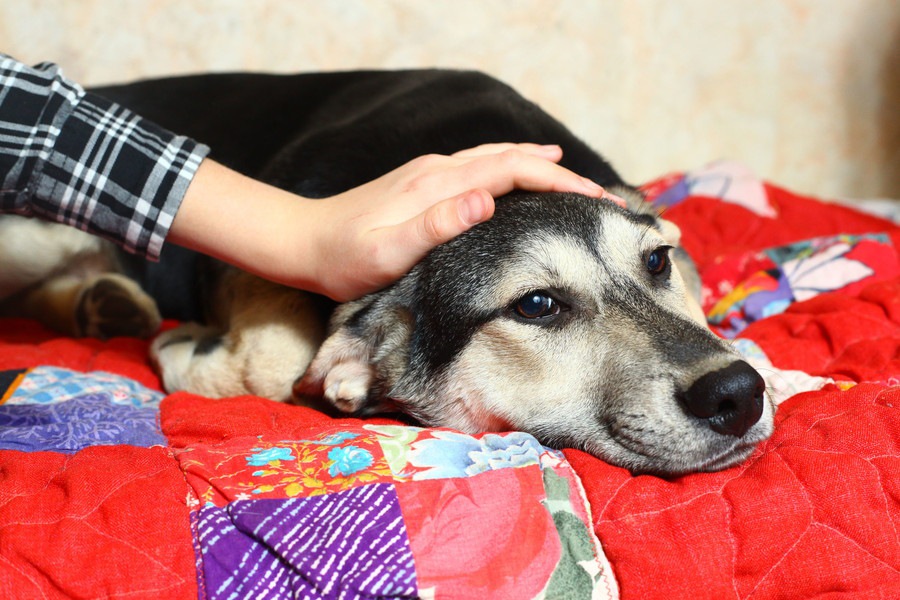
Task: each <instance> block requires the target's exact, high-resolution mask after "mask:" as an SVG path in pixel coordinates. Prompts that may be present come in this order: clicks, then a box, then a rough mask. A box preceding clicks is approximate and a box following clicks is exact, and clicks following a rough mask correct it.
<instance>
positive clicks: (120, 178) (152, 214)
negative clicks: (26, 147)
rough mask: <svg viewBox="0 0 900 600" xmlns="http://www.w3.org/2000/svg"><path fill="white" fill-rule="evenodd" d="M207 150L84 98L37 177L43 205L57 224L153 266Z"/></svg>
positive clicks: (116, 107) (38, 196)
mask: <svg viewBox="0 0 900 600" xmlns="http://www.w3.org/2000/svg"><path fill="white" fill-rule="evenodd" d="M208 153H209V147H207V146H205V145H202V144H198V143H197V142H195V141H194V140H192V139H190V138H188V137H185V136H180V135H175V134H173V133H171V132H169V131H167V130H165V129H163V128H162V127H159V126H158V125H156V124H155V123H152V122H151V121H148V120H147V119H144V118H142V117H140V116H139V115H137V114H135V113H133V112H131V111H130V110H128V109H126V108H124V107H122V106H120V105H118V104H115V103H113V102H110V101H108V100H106V99H105V98H102V97H100V96H97V95H95V94H91V93H86V94H85V95H84V96H83V97H82V98H81V99H80V100H79V101H78V103H77V104H76V105H75V107H74V110H73V111H72V114H71V115H70V116H69V117H68V119H66V122H65V124H64V125H63V127H62V129H61V131H60V134H59V137H58V139H57V140H56V143H55V145H54V147H53V151H52V152H51V153H50V156H49V157H48V159H47V161H46V162H45V164H44V168H43V169H42V170H41V172H40V173H39V174H38V178H37V180H36V182H35V186H34V191H35V196H36V200H35V202H34V207H33V210H34V211H35V212H36V213H40V212H42V209H43V207H42V206H41V202H42V201H43V200H44V199H48V198H49V199H53V200H54V205H51V206H49V207H47V208H48V209H49V210H50V211H51V212H56V214H57V220H60V221H61V222H64V223H67V224H69V225H73V226H75V227H78V228H80V229H83V230H85V231H88V232H89V233H93V234H95V235H99V236H102V237H105V238H107V239H110V240H112V241H113V242H115V243H117V244H119V245H120V246H122V247H123V248H124V249H125V250H127V251H129V252H133V253H136V254H141V255H143V256H145V257H147V258H150V259H152V260H157V259H158V258H159V254H160V251H161V250H162V245H163V242H164V241H165V238H166V236H167V235H168V232H169V228H170V227H171V225H172V221H173V220H174V218H175V214H176V213H177V211H178V208H179V206H180V205H181V201H182V200H183V199H184V195H185V193H186V192H187V188H188V186H189V185H190V183H191V181H192V180H193V178H194V175H195V173H196V172H197V169H198V168H199V166H200V163H201V162H202V160H203V158H204V157H206V155H207V154H208Z"/></svg>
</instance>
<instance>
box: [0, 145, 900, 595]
mask: <svg viewBox="0 0 900 600" xmlns="http://www.w3.org/2000/svg"><path fill="white" fill-rule="evenodd" d="M644 191H645V193H646V194H647V196H648V198H649V199H650V200H651V201H652V202H654V203H655V204H656V205H657V206H658V207H659V208H660V209H661V210H663V211H664V213H665V216H666V217H667V218H668V219H670V220H672V221H673V222H675V223H676V224H678V225H679V227H680V228H681V230H682V243H683V245H684V246H685V248H686V249H687V250H688V251H689V252H690V253H691V255H692V256H693V257H694V259H695V261H696V262H697V265H698V268H699V271H700V273H701V277H702V281H703V308H704V310H705V312H706V314H707V317H708V320H709V323H710V326H711V328H712V329H713V330H714V331H715V332H716V333H718V334H719V335H721V336H722V337H724V338H727V339H729V340H732V341H733V343H734V344H735V347H736V348H737V349H738V350H739V351H740V352H741V353H742V354H743V355H744V356H745V357H746V359H747V360H748V361H750V362H751V363H752V364H753V365H754V366H755V367H756V368H757V369H758V370H759V371H760V373H762V374H763V375H764V377H765V378H766V382H767V386H768V390H769V394H770V395H771V396H772V398H773V399H774V400H775V401H776V402H777V403H778V410H777V412H776V429H775V433H774V435H773V436H772V438H771V439H770V440H768V441H767V442H766V443H764V444H763V445H762V446H761V447H760V448H759V449H758V450H757V451H756V453H755V454H753V456H751V457H750V459H749V460H747V461H745V462H744V463H743V464H741V465H738V466H736V467H733V468H731V469H728V470H725V471H720V472H716V473H699V474H693V475H687V476H683V477H678V478H670V479H662V478H658V477H653V476H648V475H640V476H634V475H632V474H630V473H628V472H627V471H625V470H623V469H620V468H617V467H613V466H611V465H608V464H605V463H603V462H602V461H600V460H598V459H596V458H594V457H592V456H589V455H587V454H585V453H583V452H580V451H578V450H574V449H562V450H552V449H549V448H546V447H543V446H541V445H540V444H539V443H538V442H537V441H536V440H535V439H534V438H532V437H531V436H529V435H527V434H524V433H521V432H503V433H487V434H481V435H474V436H473V435H465V434H462V433H459V432H456V431H452V430H449V429H440V428H423V427H412V426H409V425H406V424H402V423H399V422H395V421H391V420H388V419H366V420H357V419H331V418H328V417H326V416H324V415H322V414H320V413H317V412H316V411H314V410H311V409H307V408H302V407H296V406H287V405H282V404H277V403H274V402H270V401H267V400H263V399H261V398H255V397H249V396H245V397H237V398H227V399H220V400H214V399H209V398H204V397H201V396H196V395H191V394H187V393H176V394H171V395H166V394H164V393H163V392H162V391H161V388H160V382H159V379H158V378H157V376H156V375H155V373H154V372H153V370H152V368H151V367H150V365H149V363H148V361H147V342H145V341H142V340H138V339H132V338H115V339H112V340H108V341H105V342H101V341H98V340H91V339H71V338H65V337H61V336H59V335H58V334H55V333H54V332H52V331H49V330H47V329H44V328H43V327H41V326H40V325H38V324H37V323H35V322H32V321H28V320H17V319H0V398H2V401H0V597H2V598H15V599H30V598H42V599H46V598H129V599H139V598H148V599H149V598H153V599H158V598H202V599H207V598H235V599H237V598H454V599H455V598H460V599H463V598H465V599H470V598H500V599H504V598H509V599H525V598H548V599H549V598H609V599H613V598H624V599H648V598H649V599H653V598H666V599H671V598H691V599H697V598H700V599H703V598H710V599H723V598H724V599H729V598H735V599H774V598H848V599H849V598H854V599H856V598H900V261H898V253H897V247H898V243H900V227H898V225H897V220H896V219H895V216H894V215H893V214H891V211H894V210H895V209H896V207H895V206H894V205H893V204H890V203H887V204H885V203H879V204H875V203H866V202H861V203H840V202H835V201H823V200H820V199H817V198H812V197H809V196H803V195H800V194H796V193H794V192H791V191H789V190H786V189H783V188H781V187H778V186H776V185H773V184H771V183H768V182H765V181H762V180H760V179H759V178H757V177H756V176H754V175H753V174H752V173H751V172H749V171H748V170H747V169H746V168H744V167H742V166H741V165H738V164H734V163H716V164H712V165H708V166H706V167H703V168H700V169H697V170H694V171H690V172H684V173H673V174H670V175H666V176H664V177H661V178H659V179H657V180H655V181H652V182H650V183H648V184H647V185H646V186H644ZM174 325H175V323H173V322H167V323H166V324H165V326H166V327H171V326H174Z"/></svg>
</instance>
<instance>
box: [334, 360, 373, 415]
mask: <svg viewBox="0 0 900 600" xmlns="http://www.w3.org/2000/svg"><path fill="white" fill-rule="evenodd" d="M373 379H374V374H373V373H372V367H371V366H369V365H367V364H363V363H358V362H342V363H338V364H336V365H335V366H334V367H332V368H331V370H330V371H328V374H327V375H325V381H324V382H323V387H324V396H325V398H326V399H327V400H328V401H329V402H331V403H332V404H333V405H334V406H335V407H337V408H338V409H339V410H341V411H343V412H348V413H352V412H356V411H357V410H359V409H361V408H363V406H365V404H366V400H367V398H368V395H369V388H370V387H371V386H372V381H373Z"/></svg>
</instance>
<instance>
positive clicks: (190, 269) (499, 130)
mask: <svg viewBox="0 0 900 600" xmlns="http://www.w3.org/2000/svg"><path fill="white" fill-rule="evenodd" d="M91 91H92V92H94V93H96V94H99V95H102V96H104V97H106V98H108V99H110V100H113V101H115V102H118V103H119V104H122V105H123V106H126V107H128V108H130V109H132V110H134V111H135V112H137V113H138V114H140V115H142V116H143V117H145V118H148V119H150V120H152V121H154V122H156V123H157V124H159V125H161V126H163V127H165V128H167V129H170V130H172V131H173V132H176V133H179V134H182V135H187V136H190V137H192V138H194V139H196V140H198V141H200V142H202V143H205V144H208V145H209V146H210V147H211V148H212V153H211V156H212V157H213V158H215V159H216V160H218V161H219V162H221V163H223V164H225V165H228V166H230V167H232V168H234V169H236V170H238V171H240V172H242V173H244V174H246V175H249V176H251V177H255V178H257V179H261V180H263V181H266V182H267V183H271V184H273V185H277V186H279V187H281V188H283V189H287V190H290V191H293V192H295V193H298V194H301V195H304V196H307V197H326V196H331V195H334V194H337V193H340V192H342V191H345V190H347V189H350V188H353V187H356V186H358V185H361V184H363V183H365V182H367V181H370V180H372V179H375V178H377V177H378V176H380V175H382V174H384V173H386V172H388V171H390V170H392V169H394V168H396V167H398V166H400V165H402V164H404V163H406V162H408V161H409V160H411V159H413V158H415V157H417V156H421V155H423V154H430V153H440V154H449V153H453V152H456V151H458V150H462V149H465V148H469V147H472V146H476V145H479V144H484V143H489V142H533V143H553V144H559V145H560V146H562V148H563V160H562V164H563V165H564V166H566V167H568V168H570V169H572V170H574V171H576V172H577V173H579V174H581V175H583V176H585V177H589V178H591V179H593V180H594V181H596V182H597V183H599V184H600V185H603V186H605V187H612V186H616V185H619V186H621V185H625V184H624V182H623V181H622V179H621V178H620V177H619V175H618V174H617V173H616V172H615V171H614V170H613V169H612V168H611V167H610V166H609V164H608V163H607V162H606V161H604V160H603V159H602V158H600V156H598V155H597V153H595V152H594V151H593V150H591V149H590V148H589V147H588V146H587V145H585V144H584V143H583V142H582V141H581V140H579V139H578V138H576V137H575V136H574V135H572V133H571V132H569V130H568V129H566V128H565V127H564V126H563V125H562V124H560V123H559V122H558V121H556V120H555V119H553V118H552V117H550V116H548V115H547V114H546V113H544V112H543V111H541V110H540V108H538V107H537V106H536V105H535V104H533V103H532V102H529V101H528V100H526V99H524V98H523V97H522V96H520V95H519V94H518V93H516V92H515V91H514V90H512V89H511V88H510V87H509V86H507V85H505V84H503V83H501V82H499V81H497V80H496V79H493V78H491V77H489V76H487V75H484V74H482V73H477V72H470V71H443V70H422V71H367V72H347V73H316V74H300V75H262V74H243V73H239V74H212V75H198V76H185V77H174V78H166V79H157V80H148V81H141V82H137V83H131V84H126V85H120V86H110V87H102V88H94V89H92V90H91ZM448 115H450V116H449V117H448ZM569 225H571V224H569ZM569 225H567V226H569ZM122 260H123V262H124V263H125V271H126V273H127V274H128V275H129V276H131V277H133V278H134V279H136V280H137V281H139V282H140V284H141V286H142V287H143V288H144V289H145V290H147V292H148V293H149V294H150V295H151V296H152V297H153V298H154V299H155V300H156V301H157V304H158V306H159V308H160V312H161V313H162V314H163V316H164V317H171V318H178V319H182V320H198V319H201V318H202V316H203V314H204V311H203V308H202V307H203V304H204V302H205V300H206V296H205V289H206V287H207V286H208V285H211V284H212V283H213V282H212V281H208V280H206V279H198V278H197V274H198V273H209V272H211V270H210V265H209V261H208V260H207V259H205V258H202V257H198V256H197V255H196V254H194V253H192V252H189V251H186V250H183V249H180V248H174V247H167V248H166V249H165V250H164V252H163V255H162V257H161V260H160V263H159V264H157V265H154V264H150V263H144V262H143V261H139V260H135V259H133V258H129V257H124V256H123V259H122Z"/></svg>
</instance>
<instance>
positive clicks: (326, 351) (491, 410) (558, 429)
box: [0, 71, 773, 474]
mask: <svg viewBox="0 0 900 600" xmlns="http://www.w3.org/2000/svg"><path fill="white" fill-rule="evenodd" d="M95 91H97V92H98V93H100V94H103V95H105V96H107V97H109V98H110V99H112V100H115V101H117V102H119V103H121V104H124V105H125V106H128V107H130V108H132V109H134V110H135V111H137V112H138V113H139V114H142V115H144V116H146V117H148V118H150V119H152V120H154V121H156V122H158V123H160V124H162V125H163V126H166V127H168V128H169V129H172V130H174V131H178V132H180V133H184V134H186V135H190V136H192V137H194V138H196V139H199V140H201V141H203V142H206V143H208V144H210V145H211V146H212V148H214V156H215V158H217V159H218V160H219V161H220V162H223V163H225V164H227V165H229V166H231V167H233V168H235V169H237V170H239V171H242V172H244V173H246V174H248V175H251V176H254V177H256V178H259V179H263V180H266V181H268V182H270V183H273V184H275V185H278V186H281V187H283V188H286V189H290V190H292V191H294V192H297V193H299V194H302V195H305V196H310V197H327V196H330V195H333V194H336V193H338V192H341V191H344V190H346V189H349V188H351V187H354V186H357V185H359V184H362V183H364V182H366V181H368V180H371V179H373V178H375V177H377V176H379V175H381V174H383V173H385V172H387V171H388V170H390V169H393V168H395V167H397V166H399V165H401V164H403V163H405V162H407V161H408V160H410V159H412V158H414V157H416V156H419V155H422V154H426V153H442V154H448V153H452V152H455V151H457V150H460V149H462V148H467V147H471V146H475V145H478V144H482V143H487V142H499V141H505V142H510V141H511V142H516V141H528V142H536V143H555V144H559V145H561V146H562V148H563V151H564V159H563V164H564V165H565V166H567V167H569V168H570V169H572V170H574V171H576V172H578V173H580V174H581V175H584V176H586V177H589V178H591V179H593V180H594V181H596V182H597V183H599V184H601V185H603V186H604V187H606V188H607V189H610V190H611V191H613V192H616V193H618V194H619V195H623V196H626V197H628V199H629V201H630V203H631V208H632V210H625V209H622V208H620V207H618V206H616V205H614V204H612V203H610V202H607V201H598V200H594V199H589V198H585V197H580V196H576V195H571V194H558V193H557V194H551V193H525V192H516V193H513V194H510V195H508V196H507V197H505V198H504V199H502V200H501V201H499V202H498V204H497V209H496V214H495V216H494V218H493V219H491V220H490V221H488V222H486V223H484V224H481V225H479V226H477V227H475V228H474V229H473V230H471V231H470V232H468V233H466V234H464V235H462V236H460V237H458V238H456V239H454V240H453V241H451V242H450V243H447V244H445V245H443V246H441V247H438V248H437V249H435V250H434V251H433V252H432V253H431V254H430V255H429V256H428V257H427V258H425V259H424V260H423V261H422V262H421V263H420V264H419V265H418V266H416V267H415V268H414V269H413V270H412V272H411V273H409V274H408V275H407V276H406V277H404V278H403V279H401V280H400V281H399V282H397V283H396V284H394V285H393V286H391V287H389V288H387V289H385V290H383V291H380V292H377V293H374V294H371V295H369V296H366V297H364V298H362V299H360V300H357V301H354V302H350V303H347V304H343V305H341V306H338V307H337V308H336V310H334V311H333V314H332V315H331V320H330V324H328V325H327V328H326V324H325V323H326V321H327V315H328V313H330V312H331V308H330V307H328V306H327V305H326V303H324V302H323V301H322V299H317V298H314V297H312V296H310V295H308V294H304V293H302V292H298V291H296V290H290V289H287V288H283V287H279V286H276V285H274V284H270V283H268V282H264V281H262V280H260V279H257V278H255V277H252V276H250V275H248V274H246V273H244V272H241V271H238V270H235V269H232V268H230V267H226V266H224V265H222V264H219V263H215V262H214V261H211V260H210V259H207V258H204V257H201V256H198V255H196V254H193V253H190V252H187V251H184V250H181V249H179V248H175V247H170V248H167V249H166V250H165V251H164V254H163V257H162V260H161V262H160V263H159V264H147V263H144V262H142V261H140V260H137V259H135V258H134V257H130V256H125V255H123V254H122V253H119V252H117V251H115V250H113V249H112V248H111V247H109V245H108V244H106V243H105V242H101V241H100V240H97V239H95V238H91V237H89V236H87V235H86V234H82V233H81V232H78V231H74V230H71V229H67V228H65V227H62V226H58V225H49V224H46V223H39V222H36V221H29V220H25V219H21V218H17V217H4V218H3V219H0V261H2V262H0V264H2V267H0V294H2V295H0V298H7V300H6V301H5V303H4V304H5V309H6V312H7V313H10V312H18V313H19V314H26V315H29V316H33V317H36V318H39V319H42V320H43V321H44V322H46V323H48V324H50V325H53V326H55V327H57V328H59V329H61V330H62V331H65V332H68V333H70V334H74V335H95V336H101V337H102V336H110V335H117V334H130V335H150V334H152V333H153V332H154V331H155V330H156V329H157V327H158V326H159V322H160V314H162V315H163V316H167V317H173V318H179V319H182V320H185V321H191V320H195V321H198V322H202V323H203V324H202V325H200V324H192V323H189V324H187V325H185V326H183V327H180V328H177V329H175V330H172V331H168V332H166V333H164V334H162V335H161V336H159V337H158V338H157V339H156V340H155V341H154V343H153V346H152V353H153V357H154V359H155V361H156V363H157V364H158V366H159V369H160V372H161V374H162V378H163V381H164V384H165V386H166V388H167V389H168V390H169V391H174V390H180V389H183V390H189V391H192V392H195V393H199V394H204V395H208V396H230V395H238V394H244V393H252V394H257V395H261V396H266V397H269V398H272V399H274V400H290V399H292V398H293V399H295V400H304V399H308V398H315V397H318V398H322V397H324V398H325V399H327V401H328V402H329V403H330V404H331V405H333V406H334V407H336V408H337V409H339V410H340V411H344V412H349V413H355V414H371V413H373V412H377V411H402V412H404V413H407V414H408V415H411V416H412V417H414V418H415V419H416V420H418V421H420V422H422V423H425V424H428V425H435V426H447V427H453V428H457V429H460V430H463V431H467V432H478V431H488V430H508V429H518V430H523V431H527V432H530V433H532V434H534V435H535V436H536V437H538V439H540V440H541V441H543V442H544V443H546V444H548V445H552V446H558V447H562V446H565V447H575V448H582V449H584V450H587V451H588V452H590V453H592V454H594V455H596V456H598V457H600V458H603V459H605V460H607V461H609V462H611V463H615V464H618V465H622V466H624V467H627V468H629V469H632V470H633V471H636V472H654V473H660V474H679V473H685V472H690V471H696V470H715V469H720V468H724V467H727V466H730V465H733V464H735V463H737V462H738V461H740V460H742V459H744V458H745V457H747V456H748V455H749V454H750V452H751V451H752V450H753V448H754V447H755V446H756V444H758V443H759V442H760V441H761V440H763V439H765V438H766V437H768V435H769V434H770V433H771V431H772V427H773V408H772V405H771V403H770V402H769V401H768V400H767V399H766V397H765V384H764V382H763V380H762V378H761V377H760V376H759V375H758V374H757V373H756V371H754V370H753V369H752V368H751V367H750V366H749V365H748V364H747V363H745V362H743V361H742V360H740V358H739V357H738V356H737V355H736V354H735V352H734V351H733V350H732V349H731V348H730V347H729V345H728V344H727V343H725V342H723V341H721V340H720V339H718V338H717V337H716V336H715V335H713V334H712V333H711V332H710V331H709V330H708V329H707V328H706V327H705V325H704V322H703V316H702V313H701V312H700V310H699V306H698V304H697V301H696V294H697V293H698V289H697V288H698V285H697V279H696V273H695V272H694V270H693V268H692V266H691V264H690V262H689V260H687V259H686V257H685V256H684V253H683V252H682V251H680V249H678V247H677V246H678V237H679V232H678V229H677V227H675V226H674V225H672V224H671V223H668V222H666V221H664V220H662V219H660V218H659V217H658V216H657V215H656V214H655V213H653V211H652V210H650V209H649V208H647V207H645V206H643V205H642V204H641V202H640V197H639V195H638V194H637V193H636V192H635V191H634V190H633V189H632V188H630V187H629V186H627V185H626V184H625V183H624V182H623V181H622V180H621V179H620V178H619V176H618V175H617V174H616V173H615V172H614V171H613V169H612V168H611V167H610V166H609V165H608V164H607V163H606V162H605V161H604V160H603V159H601V158H600V157H599V156H598V155H597V154H596V153H595V152H593V151H592V150H591V149H589V148H588V147H587V146H586V145H585V144H583V143H582V142H581V141H579V140H578V139H576V138H575V137H574V136H573V135H572V134H571V133H570V132H569V131H567V130H566V129H565V128H564V127H563V126H562V125H560V124H559V123H558V122H557V121H555V120H554V119H552V118H551V117H549V116H548V115H547V114H546V113H544V112H542V111H541V110H540V109H539V108H538V107H536V106H535V105H534V104H532V103H530V102H528V101H526V100H524V99H523V98H522V97H521V96H519V95H518V94H517V93H515V92H514V91H513V90H512V89H510V88H509V87H507V86H506V85H504V84H502V83H499V82H498V81H496V80H494V79H492V78H490V77H487V76H485V75H482V74H478V73H471V72H453V71H406V72H354V73H334V74H314V75H296V76H270V75H250V74H238V75H228V74H226V75H204V76H191V77H182V78H172V79H163V80H156V81H145V82H139V83H134V84H130V85H124V86H117V87H108V88H103V89H99V90H95Z"/></svg>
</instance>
